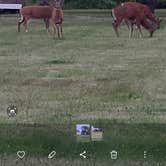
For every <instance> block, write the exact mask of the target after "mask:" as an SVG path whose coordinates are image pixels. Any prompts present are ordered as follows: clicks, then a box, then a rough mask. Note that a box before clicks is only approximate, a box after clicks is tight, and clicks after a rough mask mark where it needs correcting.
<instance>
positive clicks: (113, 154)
mask: <svg viewBox="0 0 166 166" xmlns="http://www.w3.org/2000/svg"><path fill="white" fill-rule="evenodd" d="M110 154H111V159H112V160H116V159H117V158H118V152H117V151H115V150H113V151H111V152H110Z"/></svg>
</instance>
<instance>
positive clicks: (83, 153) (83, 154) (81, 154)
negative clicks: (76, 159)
mask: <svg viewBox="0 0 166 166" xmlns="http://www.w3.org/2000/svg"><path fill="white" fill-rule="evenodd" d="M85 154H86V151H83V152H82V153H80V156H81V157H83V158H84V159H86V156H85Z"/></svg>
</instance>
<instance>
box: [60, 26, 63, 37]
mask: <svg viewBox="0 0 166 166" xmlns="http://www.w3.org/2000/svg"><path fill="white" fill-rule="evenodd" d="M60 32H61V37H62V38H63V28H62V24H60Z"/></svg>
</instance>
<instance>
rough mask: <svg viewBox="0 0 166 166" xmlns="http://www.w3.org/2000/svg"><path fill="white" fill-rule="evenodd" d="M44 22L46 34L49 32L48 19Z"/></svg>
mask: <svg viewBox="0 0 166 166" xmlns="http://www.w3.org/2000/svg"><path fill="white" fill-rule="evenodd" d="M44 22H45V28H46V31H47V33H48V32H49V19H44Z"/></svg>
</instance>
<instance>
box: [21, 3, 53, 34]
mask: <svg viewBox="0 0 166 166" xmlns="http://www.w3.org/2000/svg"><path fill="white" fill-rule="evenodd" d="M52 12H53V7H52V6H40V5H39V6H37V5H36V6H25V7H23V8H22V9H20V14H21V19H20V20H19V22H18V32H20V25H21V24H23V25H24V27H25V32H28V27H27V23H28V20H30V19H43V20H44V22H45V27H46V30H47V32H48V31H49V20H50V19H51V18H52Z"/></svg>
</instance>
